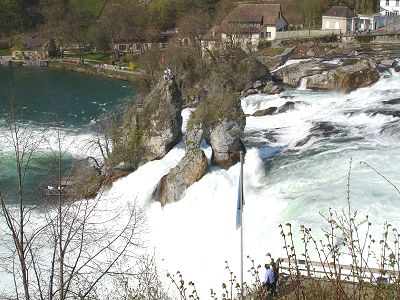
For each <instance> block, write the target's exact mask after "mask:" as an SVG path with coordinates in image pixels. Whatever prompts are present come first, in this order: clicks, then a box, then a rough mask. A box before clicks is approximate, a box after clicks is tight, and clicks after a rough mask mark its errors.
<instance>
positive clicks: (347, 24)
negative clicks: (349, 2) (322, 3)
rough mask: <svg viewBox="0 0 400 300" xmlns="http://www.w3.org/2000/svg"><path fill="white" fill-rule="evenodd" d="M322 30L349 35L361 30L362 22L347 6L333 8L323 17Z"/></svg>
mask: <svg viewBox="0 0 400 300" xmlns="http://www.w3.org/2000/svg"><path fill="white" fill-rule="evenodd" d="M322 29H328V30H329V29H335V30H341V32H342V33H343V34H347V33H350V32H355V31H358V30H360V20H359V18H358V16H357V15H356V14H355V13H354V11H352V10H351V9H350V8H348V7H347V6H332V7H331V8H330V9H329V10H328V11H327V12H326V13H324V14H323V16H322Z"/></svg>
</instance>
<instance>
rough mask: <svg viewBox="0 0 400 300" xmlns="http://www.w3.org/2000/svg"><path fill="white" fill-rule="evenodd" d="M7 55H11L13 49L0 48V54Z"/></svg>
mask: <svg viewBox="0 0 400 300" xmlns="http://www.w3.org/2000/svg"><path fill="white" fill-rule="evenodd" d="M6 55H11V49H9V48H6V49H0V56H6Z"/></svg>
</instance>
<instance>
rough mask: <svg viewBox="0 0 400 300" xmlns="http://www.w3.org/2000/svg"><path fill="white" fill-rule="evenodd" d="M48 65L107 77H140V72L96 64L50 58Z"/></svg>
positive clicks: (125, 78) (131, 79) (127, 78)
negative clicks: (112, 68) (113, 68)
mask: <svg viewBox="0 0 400 300" xmlns="http://www.w3.org/2000/svg"><path fill="white" fill-rule="evenodd" d="M48 67H49V68H53V69H60V70H66V71H73V72H79V73H84V74H88V75H95V76H102V77H107V78H113V79H119V80H124V81H131V82H135V81H137V80H138V79H139V73H137V72H130V71H125V70H111V69H109V68H104V67H101V66H97V65H94V64H83V65H82V64H78V63H70V62H64V61H59V60H49V61H48Z"/></svg>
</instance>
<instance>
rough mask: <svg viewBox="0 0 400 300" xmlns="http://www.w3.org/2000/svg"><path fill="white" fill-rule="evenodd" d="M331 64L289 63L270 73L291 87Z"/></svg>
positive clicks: (326, 68) (314, 62)
mask: <svg viewBox="0 0 400 300" xmlns="http://www.w3.org/2000/svg"><path fill="white" fill-rule="evenodd" d="M332 68H333V66H332V65H329V64H323V63H319V62H317V61H314V60H311V61H305V62H300V63H297V64H291V65H288V66H285V67H283V68H281V69H278V70H277V71H275V72H273V73H272V77H273V78H274V79H275V80H279V81H282V82H283V83H285V84H288V85H290V86H293V87H298V86H299V85H300V82H301V79H303V78H304V77H307V76H312V75H315V74H321V73H322V72H324V71H326V70H329V69H332Z"/></svg>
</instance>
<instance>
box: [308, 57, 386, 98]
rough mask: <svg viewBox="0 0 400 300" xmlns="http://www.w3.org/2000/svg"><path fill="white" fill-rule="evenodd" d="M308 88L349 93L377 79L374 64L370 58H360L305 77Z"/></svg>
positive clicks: (377, 73)
mask: <svg viewBox="0 0 400 300" xmlns="http://www.w3.org/2000/svg"><path fill="white" fill-rule="evenodd" d="M307 79H308V80H307V88H309V89H324V90H327V89H329V90H330V89H338V90H341V91H343V92H346V93H349V92H351V91H353V90H355V89H357V88H361V87H365V86H369V85H371V84H373V83H375V82H377V81H378V80H379V72H378V71H377V70H376V65H375V64H374V63H373V62H371V61H370V60H366V59H360V60H351V61H347V62H345V63H344V64H343V65H341V66H339V67H337V68H335V69H333V70H329V71H324V72H322V73H321V74H318V75H314V76H310V77H308V78H307Z"/></svg>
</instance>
